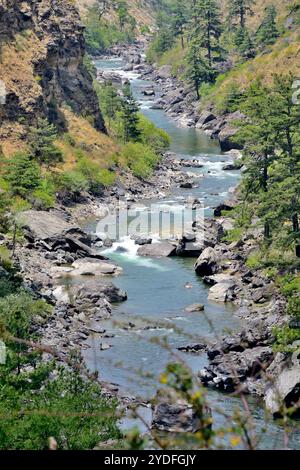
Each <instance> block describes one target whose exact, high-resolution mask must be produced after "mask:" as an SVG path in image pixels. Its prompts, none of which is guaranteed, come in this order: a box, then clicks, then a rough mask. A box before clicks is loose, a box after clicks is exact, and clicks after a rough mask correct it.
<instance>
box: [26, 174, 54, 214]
mask: <svg viewBox="0 0 300 470" xmlns="http://www.w3.org/2000/svg"><path fill="white" fill-rule="evenodd" d="M30 199H31V202H32V205H33V207H34V208H35V209H39V210H42V209H50V208H51V207H54V206H55V202H56V198H55V187H54V184H53V181H52V180H51V179H49V178H47V177H45V178H44V179H43V180H42V181H41V184H40V186H39V188H37V189H36V190H35V191H34V192H33V193H32V197H31V198H30Z"/></svg>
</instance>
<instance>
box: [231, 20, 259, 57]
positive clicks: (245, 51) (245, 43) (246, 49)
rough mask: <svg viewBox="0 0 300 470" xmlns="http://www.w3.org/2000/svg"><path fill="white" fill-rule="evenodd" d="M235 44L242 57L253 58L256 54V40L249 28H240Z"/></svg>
mask: <svg viewBox="0 0 300 470" xmlns="http://www.w3.org/2000/svg"><path fill="white" fill-rule="evenodd" d="M235 45H236V47H237V50H238V52H239V54H240V55H241V57H242V58H243V59H245V60H248V59H253V57H255V55H256V51H255V46H254V42H253V41H252V38H251V34H250V32H249V31H248V29H247V28H245V27H243V28H239V29H238V30H237V32H236V35H235Z"/></svg>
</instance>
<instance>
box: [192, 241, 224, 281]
mask: <svg viewBox="0 0 300 470" xmlns="http://www.w3.org/2000/svg"><path fill="white" fill-rule="evenodd" d="M218 261H219V256H218V254H217V252H216V250H214V248H211V247H208V248H205V250H204V251H203V252H202V253H201V255H200V256H199V258H198V259H197V261H196V263H195V271H196V273H197V274H199V276H211V275H212V274H216V273H217V271H218V269H219V265H218Z"/></svg>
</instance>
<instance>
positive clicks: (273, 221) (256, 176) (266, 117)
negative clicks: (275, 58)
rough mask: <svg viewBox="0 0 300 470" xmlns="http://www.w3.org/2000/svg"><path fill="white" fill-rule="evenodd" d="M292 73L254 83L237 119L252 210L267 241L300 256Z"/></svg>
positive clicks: (298, 139) (299, 136)
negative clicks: (269, 82)
mask: <svg viewBox="0 0 300 470" xmlns="http://www.w3.org/2000/svg"><path fill="white" fill-rule="evenodd" d="M292 85H293V77H292V76H291V75H286V76H274V82H273V84H272V85H271V86H269V87H267V86H265V85H262V84H261V83H260V81H259V80H258V81H257V82H255V83H253V84H252V85H251V86H250V88H249V90H248V91H247V93H246V94H245V99H244V101H243V103H242V105H241V110H242V111H244V113H245V114H246V115H247V116H248V120H244V121H243V122H240V123H239V127H240V131H239V135H238V137H237V139H238V140H239V141H240V142H241V143H242V144H243V145H244V148H245V150H244V155H245V164H246V167H247V170H246V173H245V175H244V179H243V195H244V197H245V201H247V207H248V211H252V216H256V217H258V218H259V220H260V221H261V223H262V224H263V225H264V235H265V242H266V243H267V244H268V245H270V244H271V243H273V245H274V246H275V247H285V250H286V248H287V247H288V248H290V249H293V248H294V250H295V256H296V257H298V258H299V257H300V230H299V219H298V214H299V210H300V200H299V194H300V186H299V184H300V178H299V176H300V167H299V152H300V132H299V125H298V123H299V121H300V109H299V106H295V105H294V104H293V101H292V96H293V88H292Z"/></svg>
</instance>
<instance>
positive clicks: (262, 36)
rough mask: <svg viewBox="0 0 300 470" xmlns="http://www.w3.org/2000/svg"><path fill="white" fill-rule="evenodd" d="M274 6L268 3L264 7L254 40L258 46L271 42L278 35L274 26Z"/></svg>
mask: <svg viewBox="0 0 300 470" xmlns="http://www.w3.org/2000/svg"><path fill="white" fill-rule="evenodd" d="M276 16H277V12H276V8H275V7H274V5H270V6H268V7H267V8H266V9H265V16H264V19H263V21H262V23H261V25H260V26H259V28H258V30H257V32H256V42H257V44H258V45H259V46H267V45H270V44H273V43H274V42H275V41H276V39H277V38H278V36H279V32H278V29H277V26H276Z"/></svg>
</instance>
